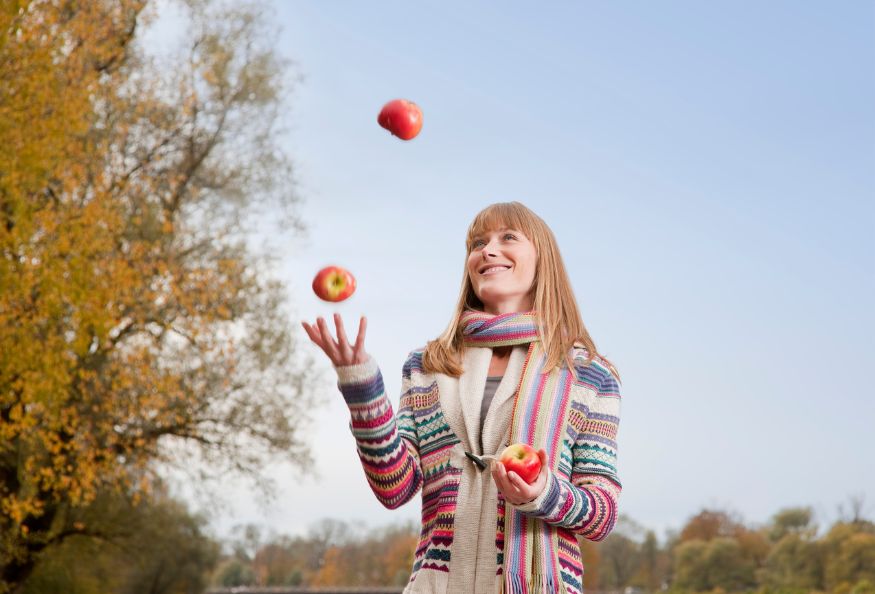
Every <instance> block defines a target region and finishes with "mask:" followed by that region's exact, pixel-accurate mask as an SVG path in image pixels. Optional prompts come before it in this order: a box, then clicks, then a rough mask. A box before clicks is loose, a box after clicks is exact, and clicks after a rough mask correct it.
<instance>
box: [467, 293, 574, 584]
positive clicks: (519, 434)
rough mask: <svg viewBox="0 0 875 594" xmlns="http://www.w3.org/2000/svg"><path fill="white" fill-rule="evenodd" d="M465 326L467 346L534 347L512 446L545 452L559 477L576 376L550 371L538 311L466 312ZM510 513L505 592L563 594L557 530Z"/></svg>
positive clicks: (507, 516) (516, 412)
mask: <svg viewBox="0 0 875 594" xmlns="http://www.w3.org/2000/svg"><path fill="white" fill-rule="evenodd" d="M461 322H462V328H463V329H462V333H463V336H464V343H465V345H467V346H475V347H490V348H491V347H499V346H511V345H520V344H528V345H529V352H528V355H527V356H526V361H525V363H524V364H523V371H522V377H521V378H520V384H519V387H518V388H517V392H516V399H515V401H514V407H513V416H512V417H511V423H510V438H509V439H510V441H509V442H508V443H512V444H513V443H527V444H529V445H531V446H532V447H534V448H535V449H539V448H544V449H545V450H546V451H547V459H548V461H549V465H550V469H551V470H552V471H553V472H554V473H555V472H556V471H557V469H558V466H559V451H560V445H561V442H562V431H563V428H564V427H565V423H566V418H567V409H568V404H569V403H568V400H569V396H570V393H571V386H572V383H573V376H572V375H571V372H570V371H569V370H568V369H567V367H562V368H560V369H556V368H554V369H552V370H550V371H547V372H546V373H545V370H544V366H545V363H546V359H547V357H546V352H545V351H544V349H543V347H542V345H541V340H540V337H539V333H538V320H537V316H536V314H535V312H531V311H529V312H520V313H509V314H501V315H493V314H487V313H484V312H479V311H470V310H469V311H466V312H465V313H463V314H462V317H461ZM505 509H506V511H505V521H504V534H505V538H504V543H505V544H504V591H505V592H509V593H513V594H533V593H536V592H537V593H541V592H543V593H553V592H559V591H560V589H561V586H560V584H561V582H562V579H561V576H560V573H559V561H558V555H559V544H558V537H557V534H556V528H555V527H554V526H550V525H545V524H544V523H543V522H541V521H540V520H538V519H535V518H532V517H530V516H527V515H526V514H523V513H522V512H520V511H518V510H517V509H516V508H514V507H513V506H507V507H506V508H505Z"/></svg>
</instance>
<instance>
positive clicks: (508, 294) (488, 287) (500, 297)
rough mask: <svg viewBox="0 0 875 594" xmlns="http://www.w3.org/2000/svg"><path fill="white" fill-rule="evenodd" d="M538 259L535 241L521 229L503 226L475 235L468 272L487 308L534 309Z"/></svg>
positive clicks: (497, 310) (490, 310) (498, 311)
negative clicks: (503, 227)
mask: <svg viewBox="0 0 875 594" xmlns="http://www.w3.org/2000/svg"><path fill="white" fill-rule="evenodd" d="M537 262H538V254H537V252H536V250H535V246H534V244H533V243H532V242H531V241H529V239H528V238H527V237H526V236H525V235H523V234H522V233H521V232H519V231H516V230H514V229H499V230H495V231H490V232H488V233H485V234H483V235H481V236H477V237H475V238H474V240H473V242H472V247H471V253H470V254H469V255H468V274H469V275H470V277H471V283H472V284H473V285H474V292H475V293H476V294H477V297H479V298H480V301H482V302H483V306H484V309H485V310H486V311H487V312H488V313H493V314H503V313H512V312H518V311H529V310H530V309H532V303H533V301H534V281H535V269H536V268H537Z"/></svg>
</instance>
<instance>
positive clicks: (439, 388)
mask: <svg viewBox="0 0 875 594" xmlns="http://www.w3.org/2000/svg"><path fill="white" fill-rule="evenodd" d="M466 247H467V259H466V266H465V273H464V278H463V281H462V290H461V294H460V296H459V301H458V305H457V307H456V311H455V314H454V316H453V318H452V320H451V321H450V324H449V326H448V328H447V330H446V331H445V332H444V333H443V335H441V336H440V337H439V338H438V339H437V340H433V341H431V342H429V343H428V345H427V346H426V347H425V348H424V349H417V350H414V351H412V352H411V353H410V355H409V356H408V358H407V361H406V363H405V364H404V369H403V373H402V394H401V401H400V406H399V409H398V413H397V415H395V414H393V410H392V406H391V404H390V401H389V398H388V397H387V396H386V394H385V393H384V390H383V381H382V376H381V374H380V370H379V368H378V367H377V364H376V363H375V362H374V360H373V359H372V358H370V357H369V356H368V355H367V353H366V352H365V348H364V339H365V330H366V320H365V318H364V317H362V318H361V320H360V323H359V332H358V336H357V338H356V341H355V343H354V344H350V343H349V341H348V340H347V337H346V334H345V331H344V327H343V321H342V320H341V318H340V316H339V315H336V314H335V320H334V321H335V325H336V330H337V338H336V339H335V337H334V336H332V333H331V331H330V330H329V328H328V326H327V324H326V322H325V320H324V319H322V318H319V319H318V320H317V323H316V324H313V325H311V324H307V323H306V322H304V323H303V326H304V329H305V330H306V331H307V334H308V335H309V336H310V339H311V340H312V341H313V342H314V343H316V344H317V345H318V346H319V347H320V348H322V350H323V351H324V352H325V353H326V355H328V357H329V358H330V359H331V361H332V363H333V364H334V366H335V368H336V370H337V374H338V385H339V388H340V391H341V393H342V394H343V397H344V399H345V401H346V403H347V405H348V406H349V409H350V413H351V417H352V419H351V422H350V428H351V430H352V434H353V436H354V437H355V439H356V442H357V446H358V453H359V457H360V459H361V462H362V466H363V467H364V471H365V475H366V476H367V480H368V482H369V483H370V485H371V489H372V490H373V492H374V494H375V495H376V496H377V499H378V500H379V501H380V503H382V504H383V505H384V506H386V507H388V508H391V509H394V508H396V507H398V506H400V505H402V504H404V503H406V502H407V501H409V500H410V499H412V498H413V497H414V496H415V495H416V494H417V492H418V491H419V490H420V489H422V532H421V536H420V540H419V545H418V546H417V549H416V552H415V558H414V565H413V573H412V575H411V577H410V582H409V583H408V585H407V588H405V590H404V592H405V593H420V592H421V593H444V592H446V593H449V594H464V593H475V594H480V593H495V592H514V593H516V592H568V593H570V594H576V593H580V592H581V591H582V578H583V566H582V563H581V558H580V550H579V547H578V543H577V540H576V537H577V536H580V537H582V538H587V539H589V540H601V539H603V538H604V537H605V536H607V535H608V533H609V532H610V531H611V529H612V528H613V526H614V523H615V521H616V518H617V499H618V497H619V494H620V489H621V487H620V482H619V480H618V478H617V472H616V433H617V426H618V423H619V407H620V396H619V382H618V379H619V378H618V376H617V373H616V370H615V369H614V368H613V366H612V365H611V364H610V363H609V362H608V361H607V360H606V359H604V358H603V357H601V356H599V355H598V354H597V351H596V348H595V345H594V344H593V341H592V339H591V338H590V336H589V333H588V332H587V331H586V328H585V327H584V325H583V322H582V321H581V318H580V313H579V312H578V308H577V304H576V302H575V299H574V295H573V293H572V290H571V285H570V283H569V280H568V276H567V274H566V272H565V267H564V265H563V263H562V258H561V256H560V255H559V250H558V247H557V245H556V240H555V238H554V236H553V233H552V232H551V231H550V229H549V228H548V227H547V225H546V224H545V223H544V222H543V221H542V220H541V219H540V218H539V217H538V216H537V215H535V214H534V213H533V212H532V211H530V210H529V209H528V208H526V207H525V206H523V205H522V204H520V203H518V202H511V203H500V204H493V205H491V206H489V207H487V208H486V209H484V210H483V211H481V212H480V213H479V214H478V215H477V216H476V217H475V219H474V221H473V223H472V224H471V226H470V228H469V229H468V236H467V240H466ZM519 442H525V443H528V444H530V445H533V446H534V447H535V448H536V449H538V456H539V457H540V459H541V463H542V466H541V473H540V475H539V476H538V477H537V479H536V480H535V482H533V483H532V484H527V483H526V482H525V481H523V480H522V479H521V478H520V477H519V476H518V475H517V474H516V473H515V472H506V471H505V469H504V467H503V465H502V464H498V463H493V464H491V465H489V466H488V467H489V470H488V471H485V470H481V468H483V467H485V466H487V465H485V464H482V463H481V464H477V463H476V462H481V461H480V460H479V459H477V458H476V457H479V456H480V455H483V454H492V455H498V454H500V452H501V451H502V450H503V449H504V447H505V446H506V445H508V444H511V443H519ZM466 452H467V453H469V454H472V455H473V456H474V457H470V456H466Z"/></svg>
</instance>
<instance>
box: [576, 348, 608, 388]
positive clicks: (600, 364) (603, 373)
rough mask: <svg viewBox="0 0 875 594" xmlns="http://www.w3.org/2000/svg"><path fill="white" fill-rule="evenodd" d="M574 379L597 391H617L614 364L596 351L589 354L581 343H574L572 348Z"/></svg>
mask: <svg viewBox="0 0 875 594" xmlns="http://www.w3.org/2000/svg"><path fill="white" fill-rule="evenodd" d="M571 358H572V360H573V361H574V372H575V379H576V380H577V381H578V382H579V383H582V384H586V385H588V386H590V387H592V388H593V389H594V390H596V391H597V392H602V393H604V392H607V393H618V392H619V384H620V382H619V372H617V368H616V367H614V364H613V363H611V362H610V361H609V360H608V359H607V358H606V357H604V356H602V355H599V354H598V353H595V354H592V355H591V354H590V352H589V350H588V349H587V348H586V347H585V346H583V345H582V344H579V343H576V344H575V345H574V347H573V348H572V355H571Z"/></svg>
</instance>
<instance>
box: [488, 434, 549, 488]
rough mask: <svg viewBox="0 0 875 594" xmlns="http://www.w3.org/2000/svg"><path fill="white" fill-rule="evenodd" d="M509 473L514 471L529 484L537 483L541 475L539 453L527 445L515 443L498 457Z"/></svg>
mask: <svg viewBox="0 0 875 594" xmlns="http://www.w3.org/2000/svg"><path fill="white" fill-rule="evenodd" d="M498 459H499V461H500V462H501V463H502V464H504V469H505V470H506V471H507V472H510V471H511V470H513V471H514V472H515V473H517V474H518V475H520V478H522V479H523V480H524V481H526V482H527V483H529V484H532V483H534V482H535V480H536V479H537V478H538V474H540V473H541V459H540V458H539V457H538V452H537V451H536V450H535V448H533V447H532V446H530V445H529V444H526V443H514V444H511V445H509V446H507V447H506V448H504V451H503V452H501V455H500V456H499V457H498Z"/></svg>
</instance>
